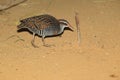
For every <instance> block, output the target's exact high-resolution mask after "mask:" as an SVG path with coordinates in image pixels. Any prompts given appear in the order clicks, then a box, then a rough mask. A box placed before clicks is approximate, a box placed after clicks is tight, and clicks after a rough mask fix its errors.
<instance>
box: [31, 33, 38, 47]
mask: <svg viewBox="0 0 120 80" xmlns="http://www.w3.org/2000/svg"><path fill="white" fill-rule="evenodd" d="M34 42H35V33H33V39H32V41H31V44H32V46H33V47H35V48H38V46H36V45H35V44H34Z"/></svg>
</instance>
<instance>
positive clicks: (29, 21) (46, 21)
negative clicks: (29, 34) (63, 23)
mask: <svg viewBox="0 0 120 80" xmlns="http://www.w3.org/2000/svg"><path fill="white" fill-rule="evenodd" d="M20 22H23V23H25V24H26V25H27V26H29V27H30V28H37V29H39V30H42V29H45V28H47V27H50V26H59V22H58V21H57V19H56V18H55V17H53V16H50V15H47V14H46V15H40V16H34V17H30V18H26V19H23V20H21V21H20Z"/></svg>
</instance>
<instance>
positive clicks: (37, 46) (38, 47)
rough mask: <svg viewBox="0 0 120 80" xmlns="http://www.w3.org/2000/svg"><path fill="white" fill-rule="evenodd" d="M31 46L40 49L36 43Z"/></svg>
mask: <svg viewBox="0 0 120 80" xmlns="http://www.w3.org/2000/svg"><path fill="white" fill-rule="evenodd" d="M31 44H32V46H33V47H34V48H39V47H38V46H37V45H35V44H34V43H32V42H31Z"/></svg>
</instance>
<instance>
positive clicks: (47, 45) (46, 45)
mask: <svg viewBox="0 0 120 80" xmlns="http://www.w3.org/2000/svg"><path fill="white" fill-rule="evenodd" d="M43 46H45V47H52V46H55V45H49V44H44V45H43Z"/></svg>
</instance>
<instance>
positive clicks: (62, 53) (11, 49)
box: [0, 0, 120, 80]
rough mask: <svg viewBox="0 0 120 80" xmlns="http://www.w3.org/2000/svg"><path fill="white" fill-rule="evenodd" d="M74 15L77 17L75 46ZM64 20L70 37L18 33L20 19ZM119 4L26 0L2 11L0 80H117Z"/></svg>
mask: <svg viewBox="0 0 120 80" xmlns="http://www.w3.org/2000/svg"><path fill="white" fill-rule="evenodd" d="M74 11H78V12H79V18H80V31H81V43H80V46H78V42H77V30H76V25H75V19H74V16H75V14H74ZM45 13H47V14H51V15H53V16H55V17H56V18H58V19H59V18H64V19H67V20H68V21H69V22H70V23H71V25H72V26H73V27H74V32H72V31H69V30H65V31H64V33H63V34H62V37H59V36H58V37H50V38H46V39H45V40H46V43H47V44H51V45H54V46H51V47H44V46H42V41H41V38H40V37H38V36H36V41H35V43H36V44H37V45H39V48H34V47H33V46H31V43H30V41H31V39H32V34H30V33H29V32H28V31H23V32H19V33H18V32H17V27H16V26H17V25H18V23H19V20H20V19H24V18H27V17H30V16H35V15H40V14H45ZM119 35H120V0H28V1H26V2H25V3H22V4H20V5H18V6H15V7H12V8H10V9H8V10H6V11H3V12H0V80H120V36H119Z"/></svg>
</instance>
